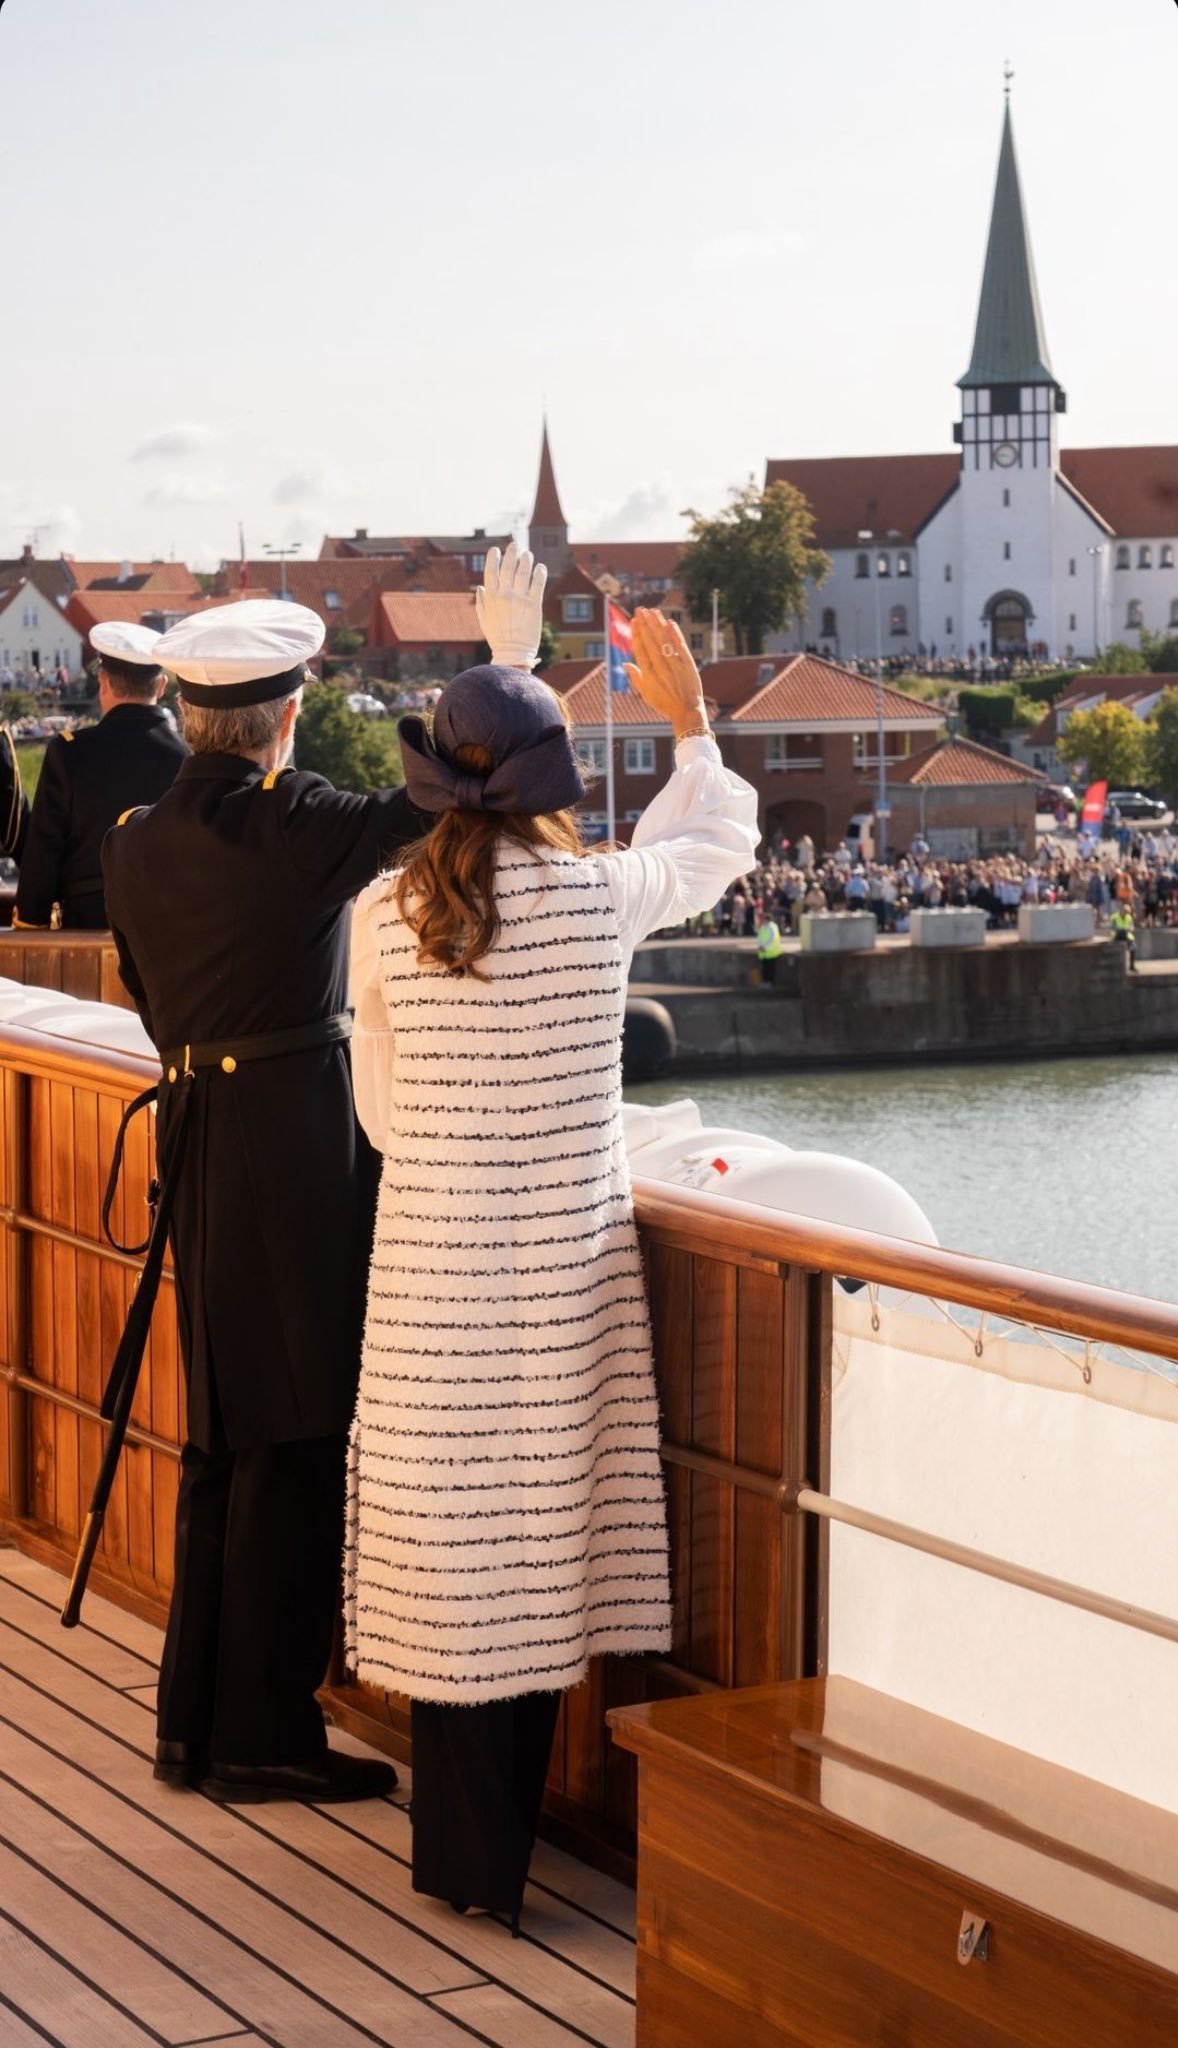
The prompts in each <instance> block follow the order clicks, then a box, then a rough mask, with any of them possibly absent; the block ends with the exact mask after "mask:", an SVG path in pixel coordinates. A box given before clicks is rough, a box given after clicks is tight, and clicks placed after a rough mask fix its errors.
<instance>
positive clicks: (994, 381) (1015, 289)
mask: <svg viewBox="0 0 1178 2048" xmlns="http://www.w3.org/2000/svg"><path fill="white" fill-rule="evenodd" d="M1012 76H1013V73H1012V72H1011V71H1010V70H1009V68H1008V69H1007V73H1006V106H1005V111H1004V114H1003V119H1002V146H1001V149H1000V150H999V153H998V177H997V181H996V183H995V186H994V205H993V209H992V212H991V215H990V238H989V241H988V242H987V244H986V264H985V269H984V271H983V273H982V295H981V299H980V300H979V302H978V320H977V327H976V329H975V331H974V343H973V354H972V356H971V357H970V363H969V368H968V370H967V371H966V373H965V375H964V377H961V378H959V379H958V384H959V387H960V389H961V390H962V391H977V390H982V389H984V388H986V387H987V386H991V385H1012V384H1018V385H1024V384H1052V385H1054V386H1055V389H1056V391H1057V392H1058V394H1059V400H1060V401H1061V402H1060V403H1058V404H1057V408H1056V409H1057V410H1058V411H1060V412H1062V411H1063V404H1062V399H1063V393H1062V391H1061V390H1060V388H1059V385H1058V382H1057V380H1056V377H1055V373H1054V371H1053V370H1052V368H1051V360H1050V357H1049V356H1048V353H1047V338H1046V335H1045V333H1044V329H1043V313H1042V309H1041V307H1040V305H1039V288H1038V286H1037V284H1036V282H1035V265H1034V260H1033V258H1032V256H1031V239H1030V236H1029V235H1028V233H1027V222H1026V216H1025V214H1024V212H1023V195H1022V188H1021V186H1020V184H1019V175H1018V160H1017V158H1016V156H1015V149H1014V128H1013V125H1012V123H1011V118H1010V80H1011V77H1012Z"/></svg>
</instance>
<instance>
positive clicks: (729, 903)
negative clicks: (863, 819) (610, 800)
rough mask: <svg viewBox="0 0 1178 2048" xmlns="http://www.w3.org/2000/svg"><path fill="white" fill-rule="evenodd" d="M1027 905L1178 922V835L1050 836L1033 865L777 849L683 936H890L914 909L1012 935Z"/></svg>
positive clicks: (1142, 922) (916, 849) (922, 851)
mask: <svg viewBox="0 0 1178 2048" xmlns="http://www.w3.org/2000/svg"><path fill="white" fill-rule="evenodd" d="M1024 903H1088V904H1090V905H1091V906H1092V908H1093V909H1094V910H1095V912H1096V916H1097V923H1098V925H1100V926H1105V925H1109V926H1112V925H1114V924H1115V922H1116V920H1117V919H1118V917H1120V918H1123V917H1124V916H1125V915H1128V917H1129V918H1130V919H1131V921H1132V924H1133V926H1134V927H1140V926H1160V925H1178V834H1176V833H1175V832H1174V831H1172V830H1171V829H1170V828H1169V827H1166V828H1164V829H1161V830H1158V829H1150V830H1148V831H1136V830H1132V829H1125V828H1122V830H1121V832H1120V833H1119V834H1117V835H1116V836H1115V837H1113V838H1111V839H1108V840H1099V841H1096V842H1095V843H1094V842H1092V841H1090V840H1085V839H1080V838H1076V837H1074V836H1072V835H1070V834H1058V835H1057V834H1051V835H1049V836H1047V837H1045V838H1044V839H1043V840H1042V841H1041V843H1040V846H1039V849H1038V852H1037V854H1036V857H1035V859H1034V860H1027V859H1024V858H1022V857H1020V856H1018V855H1016V854H1013V853H1004V854H995V855H991V856H988V857H980V858H975V859H971V860H949V859H946V858H943V857H941V856H939V855H934V854H933V853H932V852H931V850H930V848H929V846H928V844H927V842H925V841H924V840H921V839H917V840H916V841H914V843H913V845H912V846H911V847H910V849H909V850H908V851H907V852H906V853H902V854H899V855H898V856H897V857H896V859H895V860H894V861H885V862H879V861H864V860H860V859H858V858H857V857H856V855H855V852H854V850H853V849H852V848H851V847H850V846H849V845H848V844H847V842H846V841H845V840H844V841H843V842H842V843H841V845H840V846H839V847H838V849H837V851H836V852H835V853H834V854H831V855H828V856H825V857H822V856H819V855H818V854H817V853H816V852H815V849H814V846H813V843H812V841H811V840H810V839H809V838H808V837H805V836H803V838H802V839H801V840H799V841H798V842H797V843H796V845H792V846H786V845H783V844H782V843H780V842H778V843H776V844H775V845H773V846H772V847H771V848H770V850H769V852H768V854H767V856H766V857H765V858H763V859H762V861H761V863H760V865H759V866H758V867H757V868H756V869H755V870H754V872H753V873H752V874H750V875H748V876H746V877H744V878H743V879H742V880H741V881H739V882H736V883H734V884H733V886H732V887H731V888H730V889H728V890H726V891H725V893H724V895H723V897H722V898H721V899H720V901H719V902H718V903H717V904H715V905H714V906H713V908H712V909H710V910H706V911H704V913H703V914H702V916H700V917H696V918H693V919H690V920H688V922H687V924H685V925H684V926H683V927H682V929H683V930H684V931H685V932H689V933H691V934H692V935H694V936H697V937H711V936H719V937H725V938H755V937H756V936H757V934H758V933H759V932H760V931H761V930H762V929H763V928H764V927H765V926H766V924H767V923H772V924H775V925H776V926H777V927H778V928H779V930H780V932H781V933H782V934H783V935H788V934H791V933H792V934H793V935H794V936H795V937H796V936H797V934H798V932H799V930H800V926H801V920H802V917H803V916H804V915H805V914H806V913H815V912H820V911H846V910H860V911H864V910H865V911H868V912H870V913H871V915H872V916H874V918H875V919H876V922H877V924H878V926H879V930H880V932H881V934H882V933H898V934H900V935H903V934H904V933H905V932H907V931H908V930H909V928H910V920H911V916H912V912H913V911H914V910H940V909H968V908H978V909H982V910H984V911H985V912H986V918H987V925H988V928H989V929H990V930H991V931H1001V930H1004V929H1010V928H1012V927H1013V926H1015V925H1016V924H1017V922H1018V913H1019V908H1020V906H1021V905H1022V904H1024Z"/></svg>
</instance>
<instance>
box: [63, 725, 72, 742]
mask: <svg viewBox="0 0 1178 2048" xmlns="http://www.w3.org/2000/svg"><path fill="white" fill-rule="evenodd" d="M73 736H74V735H73V733H72V732H71V731H70V729H69V727H68V726H67V728H66V730H65V731H64V732H63V733H62V734H61V735H60V737H61V738H62V739H63V740H72V739H73Z"/></svg>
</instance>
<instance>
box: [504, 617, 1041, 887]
mask: <svg viewBox="0 0 1178 2048" xmlns="http://www.w3.org/2000/svg"><path fill="white" fill-rule="evenodd" d="M702 675H703V686H704V692H705V695H706V697H707V701H708V705H709V711H710V715H711V718H712V723H713V726H714V728H715V732H716V737H717V740H718V741H719V745H720V751H721V753H722V755H723V757H724V759H725V761H726V762H727V763H728V765H729V766H730V767H732V768H734V769H735V770H736V772H737V773H738V774H739V775H743V776H744V778H745V780H746V781H748V782H751V783H752V785H753V787H754V788H755V789H756V790H757V792H758V795H759V798H760V819H761V828H762V831H763V832H765V833H766V834H767V835H768V836H770V837H772V836H774V835H775V834H777V833H783V834H784V835H785V837H786V838H787V839H790V840H796V839H799V838H800V837H801V835H802V833H803V832H808V833H809V834H810V837H811V838H812V839H813V841H814V843H815V845H816V846H819V847H828V848H829V847H835V846H837V845H838V842H839V840H840V839H841V838H842V837H843V835H844V833H845V832H846V829H847V825H848V823H849V821H850V819H851V818H852V817H853V816H854V815H855V813H856V812H858V811H867V810H870V809H871V807H872V803H873V800H874V794H875V783H876V774H877V744H878V742H877V710H878V705H877V697H876V688H875V684H874V683H871V682H867V681H865V679H864V678H863V677H862V676H859V675H855V674H853V673H852V672H851V671H850V670H848V669H843V668H839V667H838V666H837V665H836V664H835V663H833V662H829V661H823V660H821V659H819V658H818V657H816V656H813V655H802V654H794V655H784V656H782V655H776V656H773V657H762V656H759V655H745V656H741V657H739V658H737V657H734V658H732V659H730V660H725V661H718V662H713V663H709V665H708V666H707V667H706V668H705V669H704V670H703V671H702ZM545 680H546V681H547V682H549V683H551V685H552V687H553V688H554V689H556V690H558V691H560V693H561V695H562V696H563V697H564V700H565V703H566V705H567V706H568V709H569V713H570V716H571V717H572V720H573V723H574V725H575V727H576V731H577V740H578V745H579V748H580V751H581V755H582V759H583V761H584V763H585V765H586V766H587V767H588V768H589V769H590V770H591V771H592V772H593V774H594V775H595V776H597V777H598V778H599V780H598V781H597V783H596V784H595V787H594V789H593V791H592V792H591V793H590V795H589V797H588V798H587V799H586V802H585V804H584V806H583V810H584V812H585V815H586V818H587V820H588V822H589V825H590V829H592V830H594V831H599V832H603V831H604V830H605V790H604V781H603V778H604V775H605V766H606V736H605V671H604V664H603V663H602V662H599V661H593V662H590V661H581V662H574V661H570V662H558V663H556V664H554V666H553V667H551V668H550V669H549V670H548V671H547V674H546V677H545ZM883 694H884V707H883V708H884V751H885V759H886V761H887V764H888V777H889V784H890V783H891V781H892V779H893V777H895V776H896V774H897V772H898V771H899V769H900V767H901V764H902V763H903V762H904V761H906V760H907V759H908V757H909V756H910V755H911V754H912V753H913V750H914V749H917V748H920V749H925V748H927V745H928V743H929V742H930V741H932V740H934V739H935V738H936V736H937V733H938V732H939V730H940V727H941V723H942V720H941V714H940V712H939V711H936V710H934V709H933V708H931V707H930V706H929V705H927V704H922V703H920V702H919V701H918V700H917V699H916V698H915V697H908V696H905V694H904V693H903V692H902V691H900V690H892V689H885V691H884V693H883ZM611 712H612V720H613V726H614V807H615V819H616V831H617V835H618V837H619V838H620V839H628V838H629V836H630V833H631V831H632V829H633V826H634V823H635V820H636V819H637V818H638V817H639V816H640V815H641V813H642V812H643V811H644V810H645V808H646V806H647V804H648V803H649V802H650V800H651V798H652V796H653V795H654V794H655V792H656V790H658V789H659V788H660V786H661V784H662V783H663V782H664V781H665V780H666V778H667V776H668V775H669V774H670V772H671V752H672V741H671V736H670V733H669V732H668V730H667V727H666V725H665V724H663V723H662V722H661V721H659V720H657V719H654V718H653V717H652V716H651V713H650V712H649V711H648V709H647V707H646V705H645V704H643V703H642V701H641V700H640V699H639V698H638V697H635V696H634V695H633V694H632V692H631V691H629V690H624V691H618V692H615V693H614V695H613V698H612V702H611ZM979 751H981V750H979ZM1020 773H1023V774H1026V773H1027V771H1025V770H1024V771H1020ZM1030 779H1031V781H1032V782H1034V781H1037V780H1038V778H1036V777H1034V776H1031V778H1030Z"/></svg>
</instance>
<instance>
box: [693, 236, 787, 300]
mask: <svg viewBox="0 0 1178 2048" xmlns="http://www.w3.org/2000/svg"><path fill="white" fill-rule="evenodd" d="M804 245H805V243H804V237H803V236H802V235H801V234H799V232H798V230H797V229H796V228H748V227H745V228H733V229H732V230H731V232H730V233H729V234H726V235H710V236H709V237H708V239H707V240H706V241H704V242H701V243H700V244H699V247H698V248H697V249H695V250H694V251H693V252H692V257H691V268H692V269H693V270H695V271H699V272H701V273H703V274H704V275H705V276H708V277H722V276H726V275H728V274H729V273H730V272H732V271H740V272H742V273H743V275H744V277H745V280H746V282H747V284H748V285H749V287H750V289H751V288H753V287H755V286H756V285H757V283H758V282H759V281H760V280H759V277H758V273H759V272H760V271H762V270H766V269H769V268H770V267H771V266H772V265H774V264H780V263H784V262H785V261H786V259H787V257H790V256H794V255H796V254H797V252H798V250H799V249H801V248H803V247H804Z"/></svg>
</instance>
